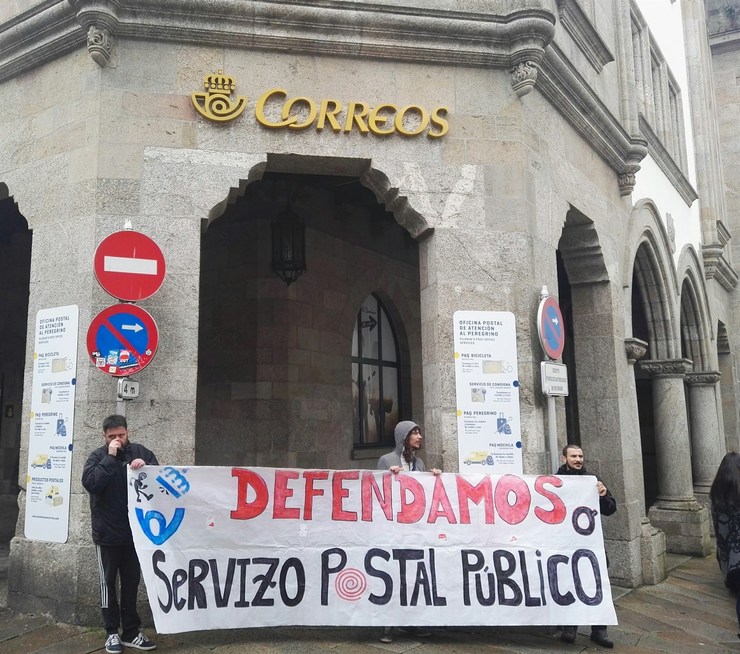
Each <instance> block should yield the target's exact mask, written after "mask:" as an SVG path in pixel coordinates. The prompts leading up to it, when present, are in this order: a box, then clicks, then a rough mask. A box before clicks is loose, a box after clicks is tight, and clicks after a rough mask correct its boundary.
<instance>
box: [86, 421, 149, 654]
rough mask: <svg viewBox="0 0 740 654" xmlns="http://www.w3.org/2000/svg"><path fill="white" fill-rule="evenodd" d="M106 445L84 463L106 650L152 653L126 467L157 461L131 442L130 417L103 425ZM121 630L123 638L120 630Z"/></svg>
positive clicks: (111, 651) (147, 451)
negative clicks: (142, 612) (141, 607)
mask: <svg viewBox="0 0 740 654" xmlns="http://www.w3.org/2000/svg"><path fill="white" fill-rule="evenodd" d="M103 435H104V437H105V445H103V446H102V447H99V448H98V449H96V450H94V451H93V452H92V453H91V454H90V456H89V457H88V459H87V462H86V463H85V468H84V470H83V472H82V485H83V486H84V487H85V490H87V492H88V493H90V514H91V517H92V537H93V542H94V543H95V549H96V551H97V555H98V571H99V573H100V601H101V607H102V612H103V624H104V625H105V631H106V633H107V637H106V641H105V651H106V652H109V654H120V652H123V645H125V646H126V647H133V648H135V649H141V650H152V649H155V648H156V645H155V644H154V643H153V642H152V641H151V640H149V639H148V638H147V637H146V636H145V635H144V634H143V633H142V632H141V630H140V627H141V620H140V619H139V614H138V613H137V612H136V596H137V594H138V591H139V580H140V579H141V569H140V568H139V559H138V558H137V556H136V550H135V549H134V539H133V536H132V535H131V527H130V526H129V522H128V489H127V488H126V480H127V476H126V467H127V466H131V467H132V468H133V469H134V470H138V469H139V468H141V467H142V466H144V465H158V462H157V457H156V456H154V454H153V453H152V452H151V451H150V450H148V449H147V448H145V447H144V446H143V445H139V444H137V443H131V442H129V440H128V424H127V423H126V418H124V417H123V416H119V415H112V416H108V417H107V418H106V419H105V420H103ZM116 577H120V581H121V603H120V608H119V604H118V597H117V594H116ZM119 626H121V628H122V630H123V631H122V632H121V636H120V637H119V635H118V627H119Z"/></svg>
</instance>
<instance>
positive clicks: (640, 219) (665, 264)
mask: <svg viewBox="0 0 740 654" xmlns="http://www.w3.org/2000/svg"><path fill="white" fill-rule="evenodd" d="M670 252H671V247H670V241H669V238H668V234H667V232H666V229H665V225H664V224H663V221H662V220H661V219H660V215H659V213H658V210H657V207H656V206H655V204H654V203H653V202H652V201H650V200H640V201H639V202H638V203H637V204H636V205H635V208H634V209H633V211H632V215H631V216H630V225H629V229H628V234H627V244H626V247H625V256H624V260H623V267H622V270H623V271H624V277H623V279H622V283H623V286H624V287H625V288H628V289H631V291H632V294H633V299H635V297H636V295H637V297H638V298H639V301H640V302H641V307H640V308H641V309H642V312H643V314H644V318H645V328H646V330H647V334H646V336H647V338H644V339H643V340H646V341H647V342H648V346H649V353H648V356H649V358H652V359H661V360H662V359H674V358H677V357H678V356H679V355H680V343H679V339H678V338H677V334H678V320H677V309H676V298H677V296H678V285H677V281H676V273H675V270H674V267H673V263H672V257H671V254H670ZM633 283H636V286H637V289H635V288H634V286H633ZM636 291H637V293H636ZM633 306H634V305H633ZM632 320H633V323H632V325H628V326H627V328H628V330H629V331H632V329H633V327H634V324H635V323H634V320H635V316H634V315H632ZM632 335H633V336H636V337H638V338H641V337H642V335H640V334H634V333H633V334H632Z"/></svg>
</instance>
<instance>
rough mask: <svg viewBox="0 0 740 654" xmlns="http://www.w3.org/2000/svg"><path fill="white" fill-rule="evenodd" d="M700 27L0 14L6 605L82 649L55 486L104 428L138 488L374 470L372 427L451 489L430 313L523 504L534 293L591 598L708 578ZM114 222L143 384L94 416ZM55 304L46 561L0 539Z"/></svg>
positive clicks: (118, 9) (485, 19) (532, 17)
mask: <svg viewBox="0 0 740 654" xmlns="http://www.w3.org/2000/svg"><path fill="white" fill-rule="evenodd" d="M708 9H710V11H709V13H706V12H705V8H704V6H703V4H702V3H701V2H696V1H694V0H691V1H689V0H683V1H679V2H676V1H671V0H633V1H632V2H630V1H629V0H615V1H612V0H519V1H518V2H508V1H504V0H492V1H491V2H487V3H481V2H477V1H476V0H462V1H461V0H423V1H422V0H396V1H393V2H383V3H381V2H376V1H375V0H370V1H366V2H359V1H358V2H354V1H352V2H346V1H343V2H339V1H337V2H335V1H334V0H327V1H326V2H322V3H312V2H289V1H285V0H269V1H268V0H264V1H254V2H253V1H249V2H247V1H245V2H239V3H234V2H229V1H227V0H201V1H195V2H193V1H188V2H185V1H184V0H167V1H166V2H158V3H151V2H149V1H148V0H115V1H113V0H95V1H93V0H48V1H45V2H39V1H37V0H14V1H13V2H9V3H5V4H4V5H3V7H2V8H0V44H1V45H2V48H0V98H2V104H3V106H4V107H5V112H4V114H3V118H2V123H0V139H2V147H1V148H0V266H2V270H3V280H4V283H3V287H2V289H1V290H0V292H2V293H3V296H4V298H5V300H6V306H8V307H9V308H10V310H9V311H7V312H6V315H5V317H3V318H0V325H2V330H0V333H2V334H3V335H5V336H6V338H3V339H1V341H2V342H0V367H1V370H0V372H1V373H2V380H3V386H2V393H3V395H2V399H3V402H2V404H3V417H2V423H1V427H0V428H1V431H0V451H1V452H2V455H3V461H2V469H1V470H0V474H1V475H2V477H0V484H1V485H2V486H0V490H2V491H3V492H4V494H5V496H6V497H10V498H12V500H13V501H14V500H15V497H16V494H17V487H20V495H19V497H18V504H19V507H20V512H19V517H18V522H17V525H16V528H15V530H13V533H12V534H7V538H8V539H10V538H11V537H12V540H10V583H9V604H10V606H11V607H12V608H16V609H18V610H22V611H44V612H48V613H51V614H52V615H54V616H55V617H57V618H58V619H59V620H63V621H69V622H80V623H85V622H95V621H97V615H98V597H97V579H96V572H95V566H94V551H93V547H92V544H91V542H90V535H89V534H90V528H89V511H88V508H87V496H86V494H85V492H84V490H83V488H82V486H81V483H80V476H81V472H82V466H83V464H84V461H85V459H86V456H87V453H88V452H89V451H90V450H92V449H93V448H94V447H96V446H98V445H99V444H100V442H101V434H100V424H101V422H102V419H103V418H104V417H105V416H106V415H108V414H110V413H113V412H116V411H119V412H120V411H125V412H126V415H127V417H128V419H129V424H130V429H131V435H132V439H133V440H136V441H139V442H142V443H143V444H145V445H146V446H147V447H149V448H151V449H152V450H154V451H155V452H156V453H157V456H158V458H159V460H160V461H161V462H163V463H172V464H179V465H244V466H249V465H259V466H290V467H298V468H366V467H370V468H374V467H375V461H376V460H377V457H378V455H379V454H380V453H382V452H385V451H387V450H388V449H389V445H388V443H389V437H390V435H391V434H392V428H393V426H394V424H395V422H397V421H398V420H402V419H414V420H416V421H417V422H419V423H421V424H423V425H424V428H425V432H426V444H425V448H426V453H425V459H426V460H427V463H428V464H433V465H435V466H437V467H440V468H442V469H443V470H445V471H455V470H457V469H458V443H457V441H458V434H457V416H456V399H455V398H456V395H455V367H454V356H453V354H454V344H453V315H454V313H455V311H457V310H461V309H465V310H478V311H489V310H490V311H510V312H512V313H513V314H514V315H515V317H516V326H517V362H518V370H519V377H520V379H519V381H520V389H521V390H520V410H521V425H522V450H523V461H524V473H525V474H543V473H549V472H551V470H550V467H551V466H550V461H551V453H550V452H549V451H548V446H547V438H546V433H547V420H546V411H545V404H546V403H545V397H544V396H543V394H542V392H541V380H540V366H539V364H540V361H541V360H542V358H543V354H542V351H541V347H540V345H539V342H538V336H537V329H536V316H537V307H538V303H539V297H540V292H541V289H542V287H543V286H547V288H548V289H549V290H550V292H551V293H552V294H553V295H556V296H557V297H558V298H559V301H560V305H561V307H562V310H563V313H564V317H565V322H566V327H567V329H568V338H567V343H566V349H565V352H564V355H563V360H564V362H565V363H566V364H567V365H568V371H569V377H570V379H571V387H570V395H569V396H568V398H566V399H559V400H558V401H557V415H558V428H559V431H558V440H559V444H560V446H562V445H563V444H564V443H565V442H568V441H571V442H577V443H580V444H581V445H582V446H583V448H584V450H585V452H586V455H587V458H588V464H587V465H588V467H589V469H590V470H591V471H592V472H593V473H595V474H597V475H598V476H599V477H600V478H602V479H603V480H604V481H605V483H606V484H607V486H608V487H609V488H610V489H611V490H612V492H613V493H614V495H615V496H616V497H617V498H618V502H619V511H618V513H617V514H616V515H615V516H614V517H612V518H611V519H610V520H609V521H606V522H605V537H606V545H607V550H608V553H609V558H610V561H611V568H610V574H611V578H612V582H613V583H616V584H618V585H623V586H628V587H634V586H637V585H640V584H643V583H656V582H657V581H659V580H661V579H662V578H663V577H664V575H665V552H666V550H667V551H670V552H680V553H688V554H698V555H706V554H708V553H709V549H710V528H709V522H710V521H709V517H708V512H707V509H706V503H707V493H708V488H709V485H710V484H711V481H712V478H713V475H714V472H715V470H716V467H717V465H718V463H719V461H720V459H721V457H722V456H723V454H724V452H725V451H726V450H727V449H732V448H737V447H738V389H737V387H736V383H735V379H736V373H735V364H734V352H735V351H736V350H737V347H738V345H740V343H738V341H737V336H736V335H735V330H734V329H733V327H734V325H736V324H738V319H740V316H738V315H737V301H736V299H735V298H736V293H735V288H736V284H737V274H736V272H735V270H734V267H733V256H732V249H731V246H730V243H731V241H730V239H731V236H732V234H733V230H734V228H735V225H734V224H733V221H732V220H731V219H730V214H731V213H732V211H733V209H734V206H733V205H732V204H731V202H730V200H726V189H725V187H724V182H723V177H724V179H729V178H732V179H736V178H737V175H735V176H732V171H733V170H734V168H736V167H737V165H736V163H737V162H736V161H735V160H734V159H733V156H735V155H734V149H733V148H732V146H731V143H732V139H735V138H737V136H736V133H737V128H736V127H735V125H736V124H737V120H734V125H733V120H732V119H731V118H730V117H729V116H727V115H724V114H723V113H722V112H723V107H726V108H727V112H728V114H729V113H730V112H731V111H736V110H737V107H738V104H737V85H736V84H735V82H734V81H732V82H731V81H730V80H729V77H731V75H732V74H734V70H735V69H736V66H737V64H736V62H737V57H736V56H735V57H734V59H733V58H732V55H731V54H729V55H727V62H726V63H725V60H724V59H723V58H722V57H724V56H725V55H724V52H725V50H723V49H721V48H719V46H717V45H716V43H715V39H716V38H717V37H715V36H713V37H712V39H713V40H712V50H710V38H709V32H708V24H709V25H713V24H714V23H713V22H712V21H713V20H714V18H712V16H713V14H712V13H711V7H709V8H708ZM708 17H709V18H708ZM723 47H724V46H723ZM718 48H719V49H718ZM712 52H714V56H715V59H716V62H718V63H720V64H721V65H718V66H716V68H714V69H713V62H712V60H711V53H712ZM728 52H730V53H731V52H736V51H731V50H729V49H728ZM733 66H735V68H733ZM725 77H727V78H728V79H727V80H725ZM733 79H734V78H733ZM733 84H735V85H734V86H733ZM715 86H717V88H718V89H721V90H718V92H717V94H716V95H715V92H714V88H715ZM731 94H734V95H731ZM736 117H737V116H736V115H735V118H736ZM725 130H727V131H728V134H725ZM733 130H734V131H733ZM733 166H734V168H733ZM729 188H731V186H730V187H729ZM734 195H737V194H734ZM728 197H729V196H728ZM735 213H736V212H735ZM733 215H734V214H733ZM127 222H128V223H130V224H131V225H132V226H133V227H134V229H135V230H138V231H141V232H143V233H145V234H148V235H149V236H151V237H152V238H153V239H154V240H155V241H156V242H157V243H158V244H159V245H160V247H161V248H162V250H163V252H164V254H165V257H166V260H167V274H166V277H165V280H164V284H163V285H162V288H161V289H160V290H159V291H158V292H157V293H156V294H155V295H153V296H152V297H150V298H147V299H145V300H143V301H142V302H140V305H141V306H142V307H143V308H145V309H146V310H147V311H149V312H150V313H151V314H152V315H153V316H154V317H155V319H156V321H157V324H158V325H159V333H160V343H159V349H158V352H157V355H156V358H155V359H154V361H153V362H152V363H151V364H150V365H149V366H148V367H146V368H145V369H144V370H142V371H141V372H140V373H139V374H137V375H136V380H137V381H138V382H139V383H140V395H139V397H138V398H136V399H133V400H130V401H126V402H123V401H120V400H117V398H116V382H115V380H114V379H112V378H111V377H110V376H108V375H105V374H102V373H101V372H100V371H98V370H96V365H95V362H94V361H93V360H91V358H90V357H89V356H88V355H87V352H86V341H85V332H86V330H87V328H88V326H89V325H90V324H91V321H92V320H93V319H94V317H95V315H96V314H97V313H98V312H99V311H100V310H102V309H103V308H105V307H106V306H108V305H110V304H112V303H113V301H112V300H111V298H110V296H108V295H107V294H106V292H105V291H104V290H103V289H102V288H101V287H100V285H99V284H98V283H97V281H96V279H95V275H94V272H93V257H94V253H95V249H96V246H97V245H98V244H99V243H100V242H101V241H102V240H103V239H104V238H105V237H107V236H108V235H109V234H111V233H113V232H115V231H118V230H121V229H123V228H124V225H126V224H127ZM304 254H305V266H304V265H303V256H304ZM304 268H305V271H304ZM5 280H7V283H6V281H5ZM286 281H287V282H290V283H286ZM70 305H75V306H77V307H78V308H79V325H80V330H79V336H78V343H79V348H78V356H77V362H76V371H77V373H76V374H77V376H76V379H75V387H76V391H75V402H74V408H75V412H74V413H75V417H74V424H73V425H72V426H71V429H72V428H73V430H74V446H73V448H74V449H73V455H72V456H71V459H70V464H69V465H71V477H70V478H71V492H70V496H69V511H70V521H69V534H68V538H67V540H66V542H64V543H49V542H46V541H44V540H41V539H37V538H28V537H27V536H26V534H25V532H24V524H25V506H26V493H27V491H28V484H29V482H30V480H31V475H27V474H26V471H27V470H28V462H29V456H30V457H31V458H33V455H34V454H35V452H34V451H33V450H30V449H29V442H30V440H31V435H32V434H31V431H32V428H31V425H32V423H33V420H34V417H33V416H31V417H30V418H29V415H30V413H31V408H32V396H33V388H32V385H33V383H34V382H33V373H34V342H35V341H34V338H35V325H36V316H37V315H38V312H39V311H43V310H46V309H49V308H53V307H62V306H70ZM390 438H391V440H392V437H390ZM18 471H20V473H19V472H18ZM34 474H36V473H34ZM41 561H43V562H44V563H43V564H42V563H40V562H41ZM50 572H52V573H53V574H51V575H50V574H49V573H50Z"/></svg>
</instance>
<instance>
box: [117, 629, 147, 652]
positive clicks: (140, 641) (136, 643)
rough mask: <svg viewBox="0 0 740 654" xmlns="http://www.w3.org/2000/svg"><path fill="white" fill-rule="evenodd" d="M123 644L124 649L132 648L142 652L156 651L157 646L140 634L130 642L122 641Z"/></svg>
mask: <svg viewBox="0 0 740 654" xmlns="http://www.w3.org/2000/svg"><path fill="white" fill-rule="evenodd" d="M123 644H124V645H125V646H126V647H133V648H134V649H143V650H150V649H157V646H156V645H155V644H154V643H153V642H152V641H151V640H149V639H148V638H147V637H146V636H145V635H144V634H142V633H141V632H139V635H138V636H137V637H136V638H134V639H133V640H131V641H125V640H124V641H123ZM117 651H119V652H120V651H121V650H120V649H119V650H117Z"/></svg>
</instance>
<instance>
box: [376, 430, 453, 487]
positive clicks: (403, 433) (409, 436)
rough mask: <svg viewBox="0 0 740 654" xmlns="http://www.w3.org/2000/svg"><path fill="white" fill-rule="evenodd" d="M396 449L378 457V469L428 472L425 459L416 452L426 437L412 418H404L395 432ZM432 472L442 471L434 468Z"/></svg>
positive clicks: (394, 471) (396, 471)
mask: <svg viewBox="0 0 740 654" xmlns="http://www.w3.org/2000/svg"><path fill="white" fill-rule="evenodd" d="M393 435H394V437H395V439H396V449H395V450H393V452H388V454H384V455H383V456H381V457H380V458H379V459H378V470H390V471H391V472H392V473H394V474H395V473H399V472H401V471H405V472H426V466H425V465H424V461H422V460H421V458H419V457H418V456H416V453H417V452H418V451H419V450H420V449H421V446H422V442H423V440H424V437H423V436H422V434H421V427H419V425H417V424H416V423H415V422H413V421H412V420H402V421H401V422H399V423H398V424H397V425H396V429H395V430H394V432H393ZM430 472H432V473H434V474H435V475H438V474H439V473H440V472H441V471H440V470H438V469H437V468H433V469H432V470H430Z"/></svg>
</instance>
